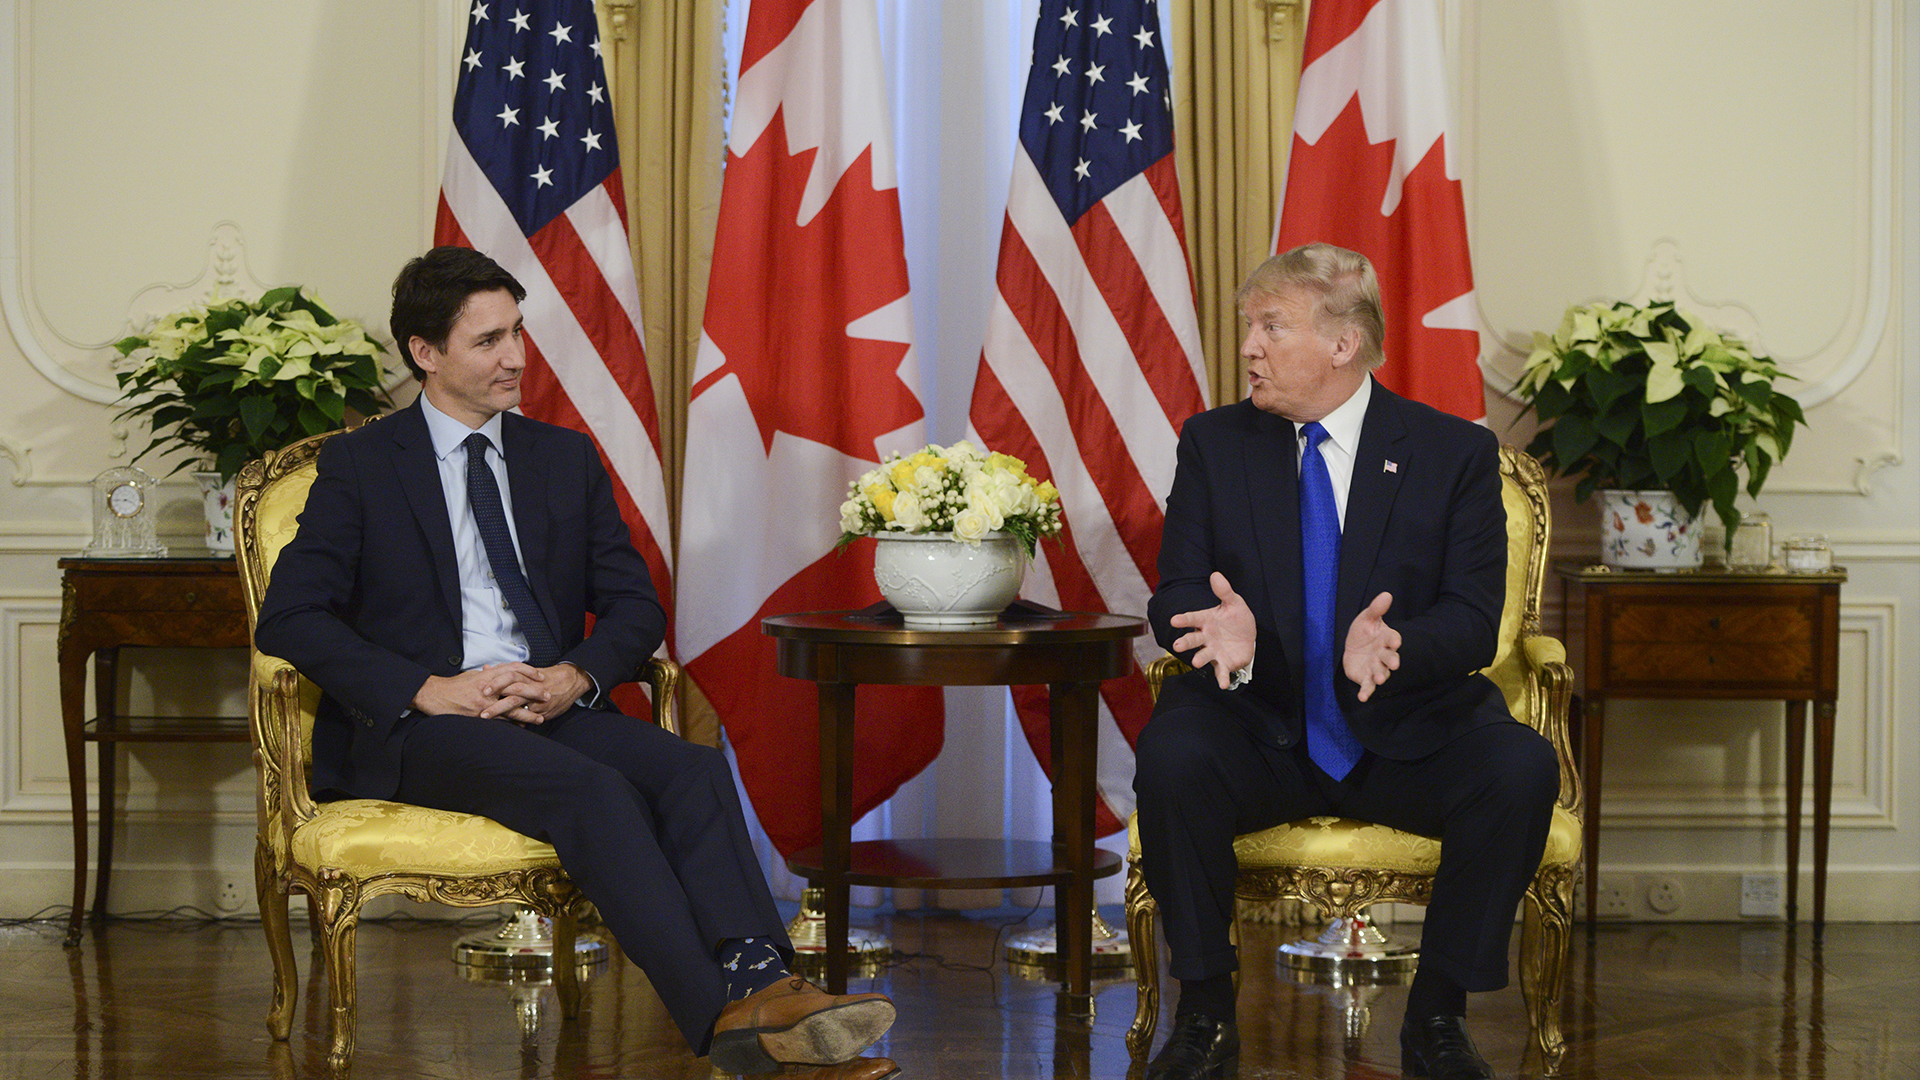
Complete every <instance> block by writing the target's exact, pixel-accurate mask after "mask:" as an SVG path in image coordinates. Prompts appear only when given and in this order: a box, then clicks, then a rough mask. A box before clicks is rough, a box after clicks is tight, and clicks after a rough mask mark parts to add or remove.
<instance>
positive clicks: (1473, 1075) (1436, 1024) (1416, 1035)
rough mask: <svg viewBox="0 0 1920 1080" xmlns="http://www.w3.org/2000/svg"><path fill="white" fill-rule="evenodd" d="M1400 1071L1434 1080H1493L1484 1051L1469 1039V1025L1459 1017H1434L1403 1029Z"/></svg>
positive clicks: (1401, 1030) (1412, 1023)
mask: <svg viewBox="0 0 1920 1080" xmlns="http://www.w3.org/2000/svg"><path fill="white" fill-rule="evenodd" d="M1400 1071H1401V1072H1404V1073H1406V1074H1407V1075H1408V1076H1426V1077H1431V1078H1432V1080H1493V1069H1491V1068H1490V1067H1488V1065H1487V1062H1486V1059H1484V1058H1482V1057H1481V1056H1480V1051H1478V1050H1475V1049H1474V1048H1473V1040H1472V1039H1470V1038H1468V1037H1467V1022H1466V1020H1465V1019H1464V1018H1462V1017H1458V1016H1430V1017H1428V1018H1426V1019H1425V1020H1421V1021H1417V1022H1416V1021H1413V1020H1408V1021H1406V1022H1404V1023H1402V1024H1401V1025H1400Z"/></svg>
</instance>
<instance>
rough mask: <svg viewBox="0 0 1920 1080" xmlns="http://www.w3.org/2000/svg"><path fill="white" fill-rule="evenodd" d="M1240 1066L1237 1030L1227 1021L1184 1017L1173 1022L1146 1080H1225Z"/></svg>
mask: <svg viewBox="0 0 1920 1080" xmlns="http://www.w3.org/2000/svg"><path fill="white" fill-rule="evenodd" d="M1239 1065H1240V1029H1239V1028H1237V1027H1235V1026H1234V1023H1233V1021H1231V1020H1215V1019H1214V1018H1213V1017H1211V1016H1208V1015H1207V1014H1205V1013H1188V1014H1187V1015H1185V1016H1176V1017H1174V1020H1173V1034H1172V1035H1169V1036H1167V1045H1165V1046H1163V1047H1161V1048H1160V1052H1159V1053H1158V1054H1155V1055H1154V1057H1153V1062H1152V1064H1150V1065H1148V1066H1147V1080H1225V1078H1227V1077H1231V1076H1234V1075H1236V1074H1237V1073H1238V1072H1239Z"/></svg>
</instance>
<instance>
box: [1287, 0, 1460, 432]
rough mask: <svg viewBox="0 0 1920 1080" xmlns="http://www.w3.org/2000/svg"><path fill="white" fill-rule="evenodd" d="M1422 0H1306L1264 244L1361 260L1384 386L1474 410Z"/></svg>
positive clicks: (1429, 27) (1452, 178) (1444, 105)
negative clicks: (1278, 191) (1367, 265)
mask: <svg viewBox="0 0 1920 1080" xmlns="http://www.w3.org/2000/svg"><path fill="white" fill-rule="evenodd" d="M1437 7H1438V5H1437V4H1436V3H1435V2H1434V0H1314V3H1313V7H1312V9H1311V10H1310V11H1309V13H1308V16H1307V40H1306V51H1305V54H1304V57H1303V59H1302V62H1301V73H1300V93H1299V97H1298V99H1297V101H1296V103H1295V105H1294V113H1293V142H1292V149H1291V150H1290V151H1289V154H1288V159H1287V183H1286V193H1285V195H1284V197H1283V199H1282V202H1281V207H1280V219H1279V225H1278V227H1277V229H1276V230H1275V245H1274V250H1275V251H1277V252H1278V251H1286V250H1288V249H1290V248H1293V247H1296V246H1298V245H1300V244H1305V243H1310V242H1313V241H1316V240H1318V241H1325V242H1327V243H1330V244H1337V245H1339V246H1340V247H1344V248H1350V249H1352V250H1354V251H1358V252H1360V253H1361V254H1362V255H1365V256H1366V257H1367V258H1368V259H1371V260H1372V261H1373V266H1374V271H1375V272H1376V273H1377V274H1378V275H1379V278H1380V295H1381V300H1382V302H1383V304H1384V306H1385V307H1386V318H1387V339H1386V354H1387V355H1386V362H1385V363H1384V364H1383V365H1381V367H1380V369H1379V371H1378V372H1377V374H1378V375H1379V377H1380V381H1382V382H1384V383H1385V384H1386V385H1387V386H1389V387H1391V388H1392V389H1393V390H1394V391H1396V392H1398V393H1400V394H1402V395H1404V396H1406V397H1410V398H1413V399H1414V400H1416V401H1422V402H1425V403H1427V404H1428V405H1432V406H1434V407H1435V408H1438V409H1442V410H1445V411H1447V412H1450V413H1453V414H1454V415H1456V416H1461V417H1465V418H1466V419H1469V420H1483V419H1484V418H1485V417H1486V413H1487V409H1486V395H1485V391H1484V388H1483V387H1484V383H1483V380H1482V379H1481V375H1480V365H1479V357H1480V320H1479V312H1478V308H1477V306H1476V304H1475V302H1474V295H1473V265H1472V261H1471V259H1470V258H1469V253H1468V248H1467V217H1466V208H1465V203H1464V200H1463V199H1462V197H1461V191H1460V179H1459V172H1458V170H1457V169H1456V168H1455V166H1454V161H1453V144H1452V142H1451V141H1450V140H1449V132H1450V131H1451V128H1452V124H1451V112H1452V106H1451V101H1452V99H1451V97H1450V96H1449V95H1448V92H1447V80H1446V64H1445V54H1444V52H1443V50H1442V46H1441V38H1440V21H1439V12H1438V10H1437Z"/></svg>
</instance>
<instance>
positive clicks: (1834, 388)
mask: <svg viewBox="0 0 1920 1080" xmlns="http://www.w3.org/2000/svg"><path fill="white" fill-rule="evenodd" d="M1864 2H1865V3H1866V5H1867V7H1868V8H1869V16H1868V18H1866V19H1865V20H1862V22H1863V23H1864V25H1863V33H1864V34H1865V35H1866V40H1865V42H1864V46H1863V50H1862V51H1863V52H1865V53H1866V54H1867V59H1868V64H1869V67H1870V72H1869V84H1868V91H1867V103H1866V104H1867V115H1866V117H1865V118H1864V123H1863V124H1862V125H1861V126H1862V127H1863V128H1864V130H1865V141H1866V147H1867V150H1866V156H1867V162H1866V165H1865V168H1864V170H1863V173H1864V175H1863V177H1862V182H1863V186H1864V189H1865V190H1864V192H1863V196H1864V198H1863V203H1864V207H1865V211H1866V214H1865V216H1866V221H1865V223H1864V227H1863V229H1862V232H1861V235H1862V237H1863V239H1864V242H1865V245H1866V249H1867V250H1866V253H1865V256H1864V260H1863V262H1864V266H1863V269H1864V271H1865V273H1864V275H1863V278H1864V280H1865V282H1866V285H1865V290H1864V296H1863V297H1862V303H1863V311H1862V313H1861V315H1860V316H1859V317H1858V319H1857V321H1856V320H1854V319H1851V318H1850V319H1848V320H1847V321H1848V322H1850V323H1853V327H1852V330H1853V332H1852V333H1851V335H1847V336H1846V338H1845V340H1844V341H1839V340H1836V341H1835V342H1833V343H1830V344H1829V345H1828V346H1826V347H1824V348H1822V349H1821V350H1819V351H1818V352H1817V353H1814V354H1810V355H1808V356H1783V357H1780V359H1782V360H1783V361H1786V362H1787V363H1788V364H1789V365H1791V366H1799V367H1803V368H1805V367H1811V366H1812V365H1811V363H1809V362H1810V361H1814V360H1816V359H1819V358H1821V357H1833V358H1834V359H1833V360H1832V363H1831V366H1830V367H1829V368H1828V370H1827V371H1826V373H1825V374H1824V375H1823V376H1821V377H1820V378H1818V379H1808V380H1806V381H1805V382H1804V383H1803V384H1802V385H1801V386H1798V387H1796V388H1795V389H1796V392H1795V394H1794V396H1795V397H1796V398H1797V399H1799V401H1800V403H1801V405H1802V406H1804V407H1806V408H1807V409H1809V410H1810V409H1813V408H1815V407H1817V406H1819V405H1821V404H1823V403H1825V402H1827V401H1829V400H1831V399H1832V398H1833V397H1835V396H1836V395H1837V394H1839V393H1840V392H1842V391H1843V390H1845V389H1846V388H1847V387H1848V386H1850V385H1852V383H1853V382H1854V381H1855V380H1857V379H1858V378H1859V377H1860V375H1861V373H1862V372H1863V371H1865V370H1866V368H1867V366H1868V365H1869V364H1870V363H1872V361H1873V358H1874V356H1875V354H1876V353H1877V352H1878V351H1879V349H1880V347H1881V345H1882V343H1883V342H1884V341H1885V340H1886V335H1887V332H1888V329H1889V323H1890V319H1891V315H1892V311H1893V289H1894V284H1893V283H1894V277H1895V266H1894V251H1893V239H1894V236H1895V234H1896V222H1895V218H1894V193H1895V188H1896V184H1895V175H1894V160H1893V153H1894V147H1895V146H1896V145H1897V144H1898V142H1899V131H1898V123H1897V119H1898V118H1897V111H1898V110H1897V107H1896V104H1895V100H1894V97H1895V90H1896V83H1897V82H1898V81H1899V69H1898V67H1897V65H1896V63H1895V59H1894V53H1895V45H1896V39H1897V36H1898V32H1899V31H1898V28H1897V27H1896V25H1895V18H1894V16H1895V10H1894V9H1895V6H1896V5H1895V3H1894V0H1864ZM1446 4H1447V7H1448V9H1449V11H1448V18H1447V24H1448V27H1449V30H1450V31H1453V30H1454V29H1455V28H1456V27H1457V28H1458V29H1457V33H1458V41H1459V45H1458V49H1457V52H1456V55H1458V56H1459V57H1460V58H1461V62H1460V70H1461V95H1460V96H1461V113H1462V131H1463V135H1464V136H1465V138H1464V140H1463V142H1464V143H1465V145H1467V146H1468V147H1471V146H1473V145H1474V142H1475V139H1474V133H1473V124H1474V116H1475V109H1474V103H1475V100H1476V93H1477V84H1476V80H1475V78H1474V72H1475V71H1476V70H1477V52H1476V49H1477V46H1476V40H1475V25H1474V24H1475V19H1476V12H1475V8H1476V4H1475V3H1474V2H1473V0H1446ZM1462 159H1463V172H1464V173H1465V174H1466V175H1465V181H1466V187H1467V188H1468V189H1469V190H1471V189H1472V188H1473V187H1474V183H1473V174H1474V172H1475V171H1476V168H1477V163H1476V162H1475V160H1474V155H1472V154H1471V153H1468V154H1463V155H1462ZM1477 210H1478V207H1477V204H1475V202H1474V201H1473V200H1472V199H1469V200H1468V215H1467V216H1468V219H1469V220H1468V227H1469V229H1470V230H1472V229H1473V226H1474V220H1473V219H1474V218H1475V216H1476V212H1477ZM1669 246H1671V247H1672V249H1673V250H1672V251H1671V252H1669V251H1667V250H1665V249H1666V248H1667V247H1669ZM1668 260H1671V261H1672V262H1673V263H1674V264H1676V266H1677V263H1678V245H1677V244H1674V243H1673V241H1671V240H1666V239H1663V240H1660V241H1658V242H1656V243H1655V244H1654V245H1653V248H1652V250H1651V251H1650V252H1649V254H1648V263H1649V267H1648V270H1649V274H1650V275H1653V276H1654V277H1655V278H1656V283H1657V275H1658V273H1659V272H1661V271H1663V270H1664V269H1665V268H1666V263H1667V262H1668ZM1647 287H1648V286H1647V284H1646V283H1643V286H1642V288H1643V290H1644V289H1646V288H1647ZM1479 295H1480V296H1481V297H1483V298H1484V296H1485V293H1484V292H1481V293H1480V294H1479ZM1690 299H1691V300H1692V301H1694V302H1698V298H1693V297H1690ZM1715 306H1716V307H1717V308H1718V309H1720V310H1722V311H1727V310H1729V309H1731V310H1733V311H1739V312H1744V313H1745V315H1744V317H1745V320H1746V321H1747V324H1748V327H1749V329H1748V330H1747V331H1746V332H1747V333H1749V334H1751V336H1752V337H1753V339H1754V340H1755V341H1756V342H1758V340H1759V338H1760V336H1761V327H1760V324H1759V320H1758V318H1757V317H1755V316H1754V315H1753V314H1752V312H1751V311H1750V310H1748V309H1745V308H1744V307H1742V306H1741V305H1738V304H1732V303H1721V304H1718V305H1715ZM1703 314H1704V312H1703ZM1480 322H1481V327H1482V334H1481V340H1482V342H1483V351H1482V353H1481V357H1480V366H1481V370H1482V372H1483V374H1484V375H1485V376H1486V377H1487V382H1488V384H1489V385H1490V386H1492V387H1493V388H1494V389H1495V390H1497V391H1498V392H1500V393H1502V394H1503V395H1506V396H1507V397H1508V398H1509V400H1514V401H1516V403H1517V400H1518V399H1516V398H1513V396H1512V394H1511V387H1512V386H1513V383H1514V381H1515V379H1516V378H1517V376H1518V374H1519V365H1520V362H1521V361H1523V360H1524V359H1525V358H1526V355H1527V349H1526V348H1524V347H1522V344H1519V343H1523V342H1524V341H1526V340H1527V339H1528V337H1529V335H1525V334H1517V335H1514V336H1513V337H1511V338H1509V337H1507V336H1504V335H1502V333H1501V332H1500V331H1499V329H1498V328H1497V327H1496V324H1495V320H1494V319H1493V318H1492V317H1491V316H1490V314H1489V313H1488V312H1487V311H1486V310H1485V308H1484V307H1483V308H1481V310H1480ZM1729 328H1733V327H1729ZM1889 463H1897V458H1896V461H1895V462H1889ZM1862 465H1863V473H1862V474H1861V476H1860V477H1859V478H1857V481H1856V482H1857V483H1858V484H1860V485H1864V484H1865V473H1866V472H1871V471H1873V469H1875V468H1878V467H1880V463H1879V462H1878V457H1877V456H1876V457H1875V458H1874V461H1873V463H1869V462H1868V461H1867V460H1866V459H1862ZM1820 490H1827V489H1825V488H1822V489H1820ZM1843 490H1844V489H1843ZM1861 491H1862V492H1863V493H1864V492H1865V491H1866V488H1865V487H1864V486H1862V487H1861Z"/></svg>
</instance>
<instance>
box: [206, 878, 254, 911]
mask: <svg viewBox="0 0 1920 1080" xmlns="http://www.w3.org/2000/svg"><path fill="white" fill-rule="evenodd" d="M246 899H247V893H246V888H245V886H244V885H242V884H241V883H240V882H238V881H235V880H233V879H232V878H228V879H227V880H225V881H222V882H221V883H220V891H219V893H217V894H216V895H215V896H214V898H213V906H214V907H216V908H219V909H220V910H221V911H239V910H240V905H241V904H244V903H246Z"/></svg>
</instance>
